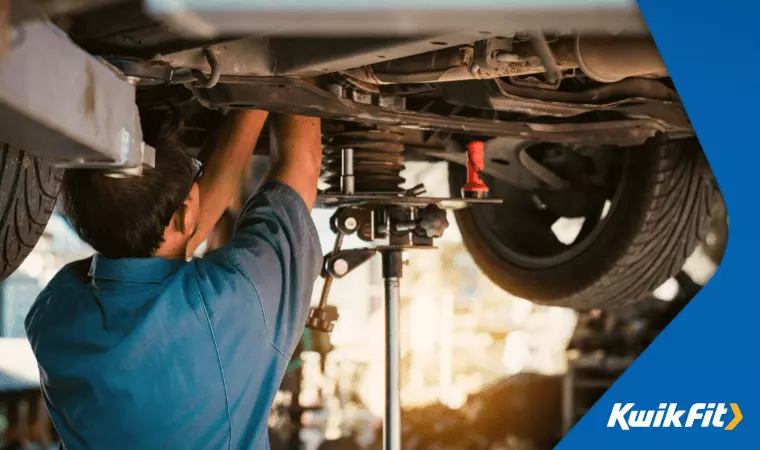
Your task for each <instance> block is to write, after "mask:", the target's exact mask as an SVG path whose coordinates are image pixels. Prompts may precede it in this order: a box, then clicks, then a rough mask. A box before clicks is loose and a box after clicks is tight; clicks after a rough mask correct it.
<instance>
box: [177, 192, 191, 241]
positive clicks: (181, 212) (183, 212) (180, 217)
mask: <svg viewBox="0 0 760 450" xmlns="http://www.w3.org/2000/svg"><path fill="white" fill-rule="evenodd" d="M190 201H191V200H190V199H189V198H187V199H185V201H184V202H182V205H180V207H179V208H177V211H176V212H175V213H174V217H173V218H172V222H173V223H174V228H175V229H176V230H177V231H179V232H180V233H182V234H183V235H185V234H189V233H192V232H193V230H194V229H195V217H193V215H194V212H193V208H191V207H190Z"/></svg>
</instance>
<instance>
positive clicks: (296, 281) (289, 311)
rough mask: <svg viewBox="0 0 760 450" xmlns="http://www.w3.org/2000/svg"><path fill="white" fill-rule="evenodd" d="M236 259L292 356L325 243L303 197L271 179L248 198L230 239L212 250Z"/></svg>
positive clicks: (277, 341)
mask: <svg viewBox="0 0 760 450" xmlns="http://www.w3.org/2000/svg"><path fill="white" fill-rule="evenodd" d="M209 258H211V259H219V258H221V259H223V260H224V261H225V262H227V263H230V264H232V265H233V266H234V267H235V268H236V269H237V272H239V274H240V275H241V276H243V277H245V278H247V280H248V281H249V282H250V283H251V285H252V286H253V288H254V290H255V291H256V295H257V296H258V300H259V301H260V302H261V306H262V311H263V313H264V320H265V323H266V327H267V332H268V333H269V337H270V339H271V341H272V344H273V345H274V346H275V348H276V349H277V351H279V352H280V353H281V354H283V356H285V357H287V358H290V356H291V355H292V353H293V351H294V350H295V347H296V345H297V344H298V341H299V339H300V337H301V334H302V333H303V329H304V325H305V324H306V317H307V314H308V311H309V304H310V301H311V295H312V290H313V288H314V281H315V280H316V278H317V276H318V275H319V272H320V270H321V266H322V249H321V246H320V244H319V237H318V235H317V229H316V226H315V225H314V221H313V220H312V218H311V215H310V213H309V210H308V209H307V207H306V203H305V202H304V200H303V198H301V196H300V195H299V194H298V193H297V192H296V191H294V190H293V188H291V187H290V186H288V185H287V184H285V183H282V182H278V181H270V182H267V183H266V184H265V185H263V186H262V187H261V188H260V189H259V190H258V191H257V192H256V193H255V194H254V195H253V196H251V198H250V199H248V201H247V202H246V204H245V206H244V207H243V210H242V211H241V213H240V216H239V218H238V223H237V226H236V228H235V234H234V237H233V239H232V241H231V242H230V244H229V245H227V246H226V247H224V248H222V249H219V250H217V251H215V252H213V253H212V254H211V255H209Z"/></svg>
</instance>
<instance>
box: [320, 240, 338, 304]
mask: <svg viewBox="0 0 760 450" xmlns="http://www.w3.org/2000/svg"><path fill="white" fill-rule="evenodd" d="M341 245H343V233H342V232H338V234H336V235H335V245H333V251H332V254H333V255H334V254H336V253H338V252H339V251H340V246H341ZM332 282H333V277H332V275H329V274H328V275H326V276H325V283H324V284H323V285H322V295H320V296H319V307H320V308H324V307H325V306H327V297H328V296H329V295H330V287H332Z"/></svg>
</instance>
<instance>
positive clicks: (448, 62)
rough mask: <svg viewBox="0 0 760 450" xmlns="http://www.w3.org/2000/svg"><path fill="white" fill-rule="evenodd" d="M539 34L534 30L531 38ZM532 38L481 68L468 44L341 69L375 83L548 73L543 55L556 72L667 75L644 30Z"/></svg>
mask: <svg viewBox="0 0 760 450" xmlns="http://www.w3.org/2000/svg"><path fill="white" fill-rule="evenodd" d="M537 40H539V39H538V38H537V37H535V36H534V39H533V40H532V41H531V42H535V41H537ZM535 47H536V46H535V45H531V43H528V42H520V43H515V46H514V49H513V50H512V51H509V52H508V51H499V52H495V53H494V55H493V56H492V58H493V60H494V61H496V62H497V64H498V66H496V67H492V68H490V69H489V70H481V69H482V67H479V66H478V65H477V64H476V61H475V60H474V57H473V49H472V47H471V46H469V47H452V48H449V49H444V50H437V51H434V52H428V53H423V54H419V55H414V56H408V57H406V58H401V59H397V60H391V61H387V62H383V63H377V64H374V65H371V66H364V67H359V68H356V69H350V70H346V71H343V72H342V73H343V74H344V75H347V76H348V77H350V78H353V79H355V80H359V81H362V82H365V83H369V84H372V85H382V84H415V83H442V82H448V81H464V80H477V79H489V78H503V77H513V76H519V75H530V74H536V73H547V75H548V71H547V68H546V67H544V64H546V62H545V60H546V59H547V56H551V58H550V61H551V62H552V63H553V65H554V67H553V68H552V70H551V71H553V72H557V73H555V74H554V75H555V77H557V76H558V73H559V72H560V71H563V70H569V69H575V68H579V69H580V70H581V71H582V72H583V73H584V74H586V76H587V77H589V78H591V79H592V80H595V81H598V82H601V83H614V82H617V81H620V80H623V79H625V78H629V77H642V76H650V77H663V76H667V69H665V64H664V63H663V62H662V59H660V53H659V52H658V51H657V46H655V44H654V41H653V40H652V38H651V37H649V36H646V37H642V36H629V37H616V36H577V37H575V38H563V39H559V40H558V41H556V42H553V43H551V45H549V44H546V43H545V42H544V48H543V50H544V52H543V53H544V54H543V55H538V54H537V53H539V52H538V51H537V50H536V48H535Z"/></svg>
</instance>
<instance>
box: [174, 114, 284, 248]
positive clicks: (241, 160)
mask: <svg viewBox="0 0 760 450" xmlns="http://www.w3.org/2000/svg"><path fill="white" fill-rule="evenodd" d="M268 114H269V113H268V112H266V111H252V110H245V111H234V112H232V113H230V114H229V115H228V116H227V117H226V118H225V121H224V123H223V124H222V129H221V130H220V133H219V134H218V136H219V138H218V139H219V140H218V141H216V142H215V143H214V146H215V149H214V151H212V152H211V154H210V155H209V158H208V160H207V161H205V164H204V170H203V177H201V179H200V181H198V188H199V190H200V217H199V223H198V229H197V230H196V232H195V235H194V236H193V237H192V239H190V242H188V245H187V255H186V256H189V255H192V254H193V253H194V252H195V249H196V248H198V246H199V245H200V244H201V242H203V241H204V240H205V239H206V237H207V236H208V234H209V233H210V232H211V230H212V229H213V228H214V225H215V224H216V222H217V221H218V220H219V218H220V217H221V216H222V214H223V213H224V210H225V209H226V208H227V207H228V206H229V204H230V202H231V201H232V198H233V197H234V196H235V195H237V194H238V189H239V186H240V180H241V178H242V175H243V172H244V171H245V169H246V168H247V167H248V160H249V159H250V157H251V154H252V153H253V149H254V147H255V146H256V141H258V139H259V134H261V129H262V128H263V127H264V121H265V120H266V118H267V115H268Z"/></svg>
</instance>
